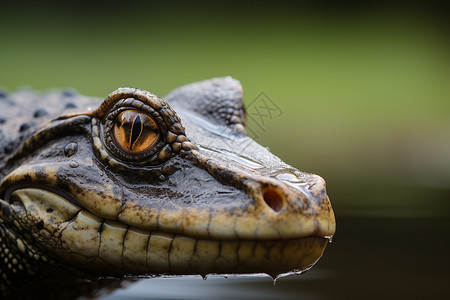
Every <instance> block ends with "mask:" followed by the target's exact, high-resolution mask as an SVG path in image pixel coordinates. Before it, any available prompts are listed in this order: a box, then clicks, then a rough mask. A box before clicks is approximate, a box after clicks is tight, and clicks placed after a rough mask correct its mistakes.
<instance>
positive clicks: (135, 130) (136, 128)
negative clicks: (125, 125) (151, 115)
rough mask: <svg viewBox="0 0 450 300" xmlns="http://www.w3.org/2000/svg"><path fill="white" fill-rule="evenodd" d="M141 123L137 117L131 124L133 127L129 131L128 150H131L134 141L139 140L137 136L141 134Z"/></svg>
mask: <svg viewBox="0 0 450 300" xmlns="http://www.w3.org/2000/svg"><path fill="white" fill-rule="evenodd" d="M142 126H143V124H142V121H141V117H140V116H139V115H137V116H136V119H135V120H134V122H133V126H132V129H131V139H130V150H133V146H134V144H135V143H136V141H137V140H138V139H139V136H140V135H141V133H142Z"/></svg>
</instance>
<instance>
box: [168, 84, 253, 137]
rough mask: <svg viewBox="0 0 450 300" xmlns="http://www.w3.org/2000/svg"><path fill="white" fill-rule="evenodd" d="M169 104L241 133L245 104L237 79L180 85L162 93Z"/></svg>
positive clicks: (243, 124)
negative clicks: (165, 94)
mask: <svg viewBox="0 0 450 300" xmlns="http://www.w3.org/2000/svg"><path fill="white" fill-rule="evenodd" d="M164 99H165V100H167V102H169V104H171V105H174V106H175V107H182V108H184V109H186V110H190V111H192V112H195V113H197V114H200V115H202V116H203V117H204V118H206V119H208V120H209V121H211V122H213V123H216V124H220V125H226V126H228V127H231V128H233V130H234V131H235V132H236V133H240V132H242V133H244V132H245V129H244V126H245V108H244V103H243V102H242V86H241V83H240V82H239V81H238V80H236V79H233V78H231V77H229V76H228V77H220V78H213V79H209V80H205V81H200V82H195V83H191V84H188V85H184V86H182V87H179V88H177V89H175V90H173V91H172V92H171V93H169V94H168V95H167V96H166V97H164Z"/></svg>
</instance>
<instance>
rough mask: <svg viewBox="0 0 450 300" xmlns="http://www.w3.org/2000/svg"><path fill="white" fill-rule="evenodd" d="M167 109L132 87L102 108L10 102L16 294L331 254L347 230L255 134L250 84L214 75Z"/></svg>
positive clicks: (4, 216) (251, 267)
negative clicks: (335, 239) (250, 125)
mask: <svg viewBox="0 0 450 300" xmlns="http://www.w3.org/2000/svg"><path fill="white" fill-rule="evenodd" d="M2 98H3V99H2ZM164 99H165V100H163V99H161V98H158V97H157V96H155V95H153V94H151V93H149V92H147V91H143V90H139V89H131V88H122V89H119V90H117V91H115V92H113V93H111V94H110V95H109V96H108V97H107V98H106V99H105V100H104V101H102V102H101V101H99V100H97V99H92V98H87V97H83V96H79V95H77V94H74V93H73V92H70V91H69V92H67V91H66V92H63V93H60V92H53V93H49V94H45V95H40V94H36V93H34V92H31V91H19V92H16V93H13V94H6V93H3V94H0V111H1V114H2V115H0V123H1V126H2V127H1V132H0V146H1V147H0V159H1V160H0V165H1V172H0V199H2V200H0V207H1V211H0V233H1V236H0V238H1V241H0V245H1V249H0V255H1V260H0V270H1V274H2V279H1V283H0V286H1V292H2V293H3V295H4V296H11V297H12V296H14V297H22V298H27V297H32V296H33V293H31V294H27V293H26V291H24V287H25V286H32V287H36V289H39V290H40V291H42V293H43V294H45V295H46V296H47V297H52V296H54V297H62V296H64V297H76V296H78V295H82V294H86V293H88V292H89V291H90V290H96V289H97V288H99V286H103V285H106V284H109V283H111V281H113V282H114V280H112V279H104V278H105V277H106V278H109V277H118V278H120V277H124V276H131V277H133V276H149V275H161V274H173V275H180V274H201V275H206V274H210V273H219V274H229V273H234V274H239V273H268V274H270V275H272V276H276V275H278V274H281V273H285V272H289V271H292V270H297V271H301V270H306V269H308V268H310V267H311V266H312V265H313V264H314V263H315V262H316V261H317V260H318V259H319V258H320V256H321V255H322V253H323V250H324V249H325V246H326V243H327V241H328V238H329V237H331V236H332V235H333V234H334V232H335V219H334V214H333V211H332V208H331V204H330V201H329V199H328V196H327V194H326V191H325V182H324V180H323V179H322V178H321V177H319V176H317V175H312V174H308V173H303V172H300V171H298V170H297V169H294V168H293V167H291V166H289V165H287V164H285V163H283V162H282V161H281V160H280V159H279V158H277V157H276V156H274V155H273V154H271V153H270V152H269V151H268V150H267V149H266V148H264V147H262V146H260V145H259V144H257V143H256V142H255V141H253V140H252V139H250V138H249V137H248V136H247V135H246V131H245V127H244V126H245V117H244V114H245V112H244V109H243V103H242V88H241V86H240V84H239V82H238V81H236V80H234V79H232V78H229V77H226V78H215V79H211V80H208V81H203V82H198V83H194V84H191V85H187V86H183V87H181V88H179V89H176V90H175V91H173V92H172V93H170V94H169V95H167V96H166V97H165V98H164ZM69 103H70V104H69ZM169 103H170V105H169ZM30 106H32V107H33V108H32V109H31V110H30V109H29V107H30ZM95 107H97V108H95ZM89 108H91V109H89ZM124 111H126V112H127V114H128V115H127V114H125V116H132V117H123V118H121V116H124V114H121V113H122V112H124ZM136 112H138V113H140V115H139V116H140V117H139V118H136V114H135V113H136ZM124 118H125V119H126V120H127V121H126V122H125V123H121V122H122V121H123V120H124ZM127 118H128V119H127ZM146 118H150V120H153V121H152V122H153V123H145V124H156V125H151V126H153V127H155V126H156V127H157V129H156V131H155V132H156V133H155V134H154V136H157V138H156V139H155V140H154V142H152V143H150V142H149V143H148V145H150V144H151V145H150V146H149V147H147V148H145V151H140V152H139V151H138V152H133V151H134V150H133V148H132V147H139V145H140V144H137V143H141V141H142V140H143V138H141V136H144V137H146V136H153V135H152V134H153V133H152V134H150V133H148V132H153V131H151V130H152V129H150V131H142V130H143V129H142V128H144V127H143V126H144V125H142V124H144V123H143V122H144V121H143V120H146ZM120 120H122V121H120ZM129 120H134V121H132V122H131V123H130V122H128V121H129ZM136 120H138V121H136ZM127 122H128V123H127ZM130 124H131V125H130ZM127 126H128V127H127ZM146 126H147V125H146ZM148 126H150V125H148ZM153 127H151V128H153ZM145 128H147V129H146V130H148V128H150V127H145ZM118 132H119V133H118ZM123 132H125V133H123ZM122 133H123V134H122ZM121 134H122V135H121ZM122 138H123V141H124V144H125V145H126V146H123V144H121V142H120V141H121V139H122ZM135 145H137V146H135ZM144 145H147V144H145V143H144ZM121 147H122V148H121ZM123 147H129V148H123ZM127 149H128V150H127ZM130 149H131V150H130ZM102 278H103V279H102ZM55 282H59V284H58V285H56V284H55ZM86 282H90V283H89V284H86ZM94 283H95V284H94ZM73 284H76V286H78V287H79V288H77V289H75V291H74V290H73V289H70V288H68V287H70V286H71V285H73ZM56 286H59V287H60V288H56ZM28 290H31V289H28ZM34 295H35V294H34Z"/></svg>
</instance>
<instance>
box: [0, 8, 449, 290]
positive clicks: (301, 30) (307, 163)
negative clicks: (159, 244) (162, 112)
mask: <svg viewBox="0 0 450 300" xmlns="http://www.w3.org/2000/svg"><path fill="white" fill-rule="evenodd" d="M125 3H126V4H125ZM421 3H422V4H421ZM423 3H432V4H423ZM435 4H436V5H435ZM2 6H3V9H2V14H1V15H2V16H1V18H0V37H1V38H0V86H3V87H5V88H6V89H8V90H14V89H16V88H18V87H21V86H30V87H33V88H35V89H38V90H42V91H44V90H48V89H52V88H66V87H73V88H75V89H76V90H78V91H79V92H80V93H82V94H87V95H91V96H98V97H101V98H103V97H105V95H107V94H108V93H109V92H111V91H113V90H115V89H116V88H118V87H121V86H132V87H139V88H143V89H147V90H150V91H152V92H154V93H156V94H157V95H160V96H163V95H165V94H166V93H168V92H169V91H170V90H171V89H173V88H175V87H178V86H180V85H183V84H186V83H190V82H193V81H198V80H203V79H208V78H211V77H217V76H225V75H231V76H233V77H235V78H237V79H239V80H240V81H241V83H242V84H243V86H244V93H245V95H244V100H245V102H246V103H247V104H249V103H251V101H252V100H253V99H255V97H257V96H258V94H259V93H260V92H264V93H265V94H266V95H267V96H268V97H270V99H271V100H272V101H274V102H275V103H276V104H277V106H278V107H280V108H281V109H282V111H283V113H282V115H281V116H274V117H273V118H271V119H270V120H268V121H267V123H266V126H264V128H263V130H261V129H258V128H257V126H255V124H252V122H250V123H249V125H248V126H249V128H252V129H255V130H257V135H258V137H257V141H258V142H259V143H261V144H263V145H265V146H268V147H270V149H271V151H272V152H273V153H275V154H276V155H278V156H279V157H281V158H282V159H283V160H284V161H286V162H288V163H289V164H292V165H293V166H295V167H296V168H298V169H300V170H303V171H309V172H314V173H317V174H320V175H322V176H323V177H324V178H325V179H326V180H327V183H328V192H329V194H330V197H331V199H332V203H333V207H334V208H335V213H336V215H337V217H338V233H337V235H336V240H337V243H339V234H341V235H342V239H341V240H345V238H344V237H345V234H348V235H349V236H350V233H351V231H352V230H354V228H352V226H350V225H348V224H352V223H351V222H350V221H349V222H347V223H346V220H355V218H357V220H359V221H355V224H359V225H357V226H360V225H361V228H365V227H364V226H365V225H367V224H366V223H365V221H362V220H363V219H364V218H368V219H367V220H371V221H370V222H371V223H370V226H368V227H367V230H366V229H361V231H360V232H358V233H357V234H358V235H360V236H361V235H364V234H366V233H367V234H369V233H370V232H371V233H374V232H377V230H378V229H379V230H385V232H389V231H390V230H391V228H390V227H389V226H387V225H386V224H387V223H386V222H388V223H389V222H391V223H392V222H393V223H392V224H396V225H398V224H410V223H411V224H417V223H422V222H423V220H427V222H431V221H430V220H436V219H439V220H445V221H442V222H441V223H442V224H447V225H448V222H447V221H448V220H449V217H450V197H449V196H450V117H449V116H450V84H449V82H450V81H449V79H450V49H449V48H450V47H449V45H450V43H449V42H450V41H449V39H448V37H449V31H448V28H449V27H448V26H447V25H448V22H447V21H446V19H445V18H446V10H445V9H444V7H440V6H439V5H437V3H434V2H425V1H424V2H411V3H408V4H407V5H406V4H396V5H395V4H392V3H391V2H375V1H373V2H372V1H370V2H365V4H364V5H362V4H349V3H345V2H339V4H335V3H334V2H332V1H325V2H323V1H322V2H320V4H317V3H316V2H314V1H309V2H302V3H301V4H296V5H294V4H292V3H290V2H283V1H279V2H269V3H267V2H258V1H248V2H238V1H220V2H213V1H195V2H184V1H158V2H145V1H138V2H136V1H128V2H123V3H122V2H116V1H110V2H88V1H67V2H65V3H64V5H62V4H61V3H58V2H54V3H47V2H42V1H39V4H38V5H36V4H35V5H31V4H28V3H20V2H19V4H18V2H12V1H11V2H7V3H5V4H3V5H2ZM352 218H353V219H352ZM361 218H362V219H361ZM402 220H405V221H402ZM405 222H410V223H405ZM381 223H383V224H384V227H380V226H378V224H381ZM441 223H438V224H441ZM346 224H347V225H346ZM389 224H390V223H389ZM427 224H431V223H427ZM433 224H434V223H433ZM339 226H341V227H339ZM393 226H394V225H393ZM424 226H425V225H424ZM433 226H434V227H433ZM436 226H438V225H436V224H434V225H430V230H432V229H431V228H432V227H433V228H435V227H436ZM439 226H441V225H439ZM369 227H370V228H371V229H369ZM441 227H442V226H441ZM380 228H383V229H380ZM408 228H409V229H411V227H410V226H409V225H408ZM346 229H348V230H349V231H348V230H347V231H345V230H346ZM405 229H406V230H407V228H406V226H405ZM340 230H341V231H340ZM440 230H441V231H439V232H441V233H444V234H447V233H448V232H447V230H445V231H444V230H443V228H440ZM425 231H426V232H428V229H427V230H424V232H425ZM424 232H422V233H424ZM353 233H354V232H353ZM414 234H415V233H413V232H411V235H412V236H414ZM383 236H384V235H383V234H380V242H381V243H382V242H383ZM391 238H393V237H392V236H391ZM348 240H351V238H350V237H348ZM333 246H335V251H338V250H337V249H341V250H342V253H343V252H345V251H347V250H346V249H348V248H349V247H353V246H354V245H348V244H347V245H344V244H342V246H341V248H339V244H337V245H331V247H330V249H329V251H330V252H332V251H333ZM341 250H339V251H341ZM339 251H338V252H335V253H339ZM330 255H331V256H332V255H333V254H330ZM335 255H336V254H335ZM336 257H337V256H336ZM422 258H423V259H424V260H425V259H426V258H425V257H422ZM440 263H442V262H440ZM328 265H330V263H329V264H328ZM331 265H332V264H331ZM405 265H407V264H406V261H405ZM445 265H448V260H447V261H446V262H445ZM438 274H443V273H438ZM440 278H442V276H441V277H440ZM446 278H447V279H448V275H447V277H446ZM406 284H407V283H405V285H406Z"/></svg>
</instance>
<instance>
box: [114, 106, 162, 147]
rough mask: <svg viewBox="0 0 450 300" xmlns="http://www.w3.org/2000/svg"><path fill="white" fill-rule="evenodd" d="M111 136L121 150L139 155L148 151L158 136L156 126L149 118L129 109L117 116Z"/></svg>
mask: <svg viewBox="0 0 450 300" xmlns="http://www.w3.org/2000/svg"><path fill="white" fill-rule="evenodd" d="M113 135H114V140H115V142H116V144H117V146H118V147H119V148H120V149H121V150H123V151H125V152H126V153H129V154H139V153H143V152H146V151H148V150H150V149H151V148H152V146H153V145H154V144H155V143H156V142H157V141H158V139H159V135H160V134H159V128H158V125H157V124H156V122H155V121H154V120H153V119H152V118H151V117H150V116H148V115H147V114H145V113H142V112H140V111H137V110H133V109H130V110H125V111H123V112H121V113H120V114H119V115H118V116H117V118H116V120H115V122H114V127H113Z"/></svg>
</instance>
